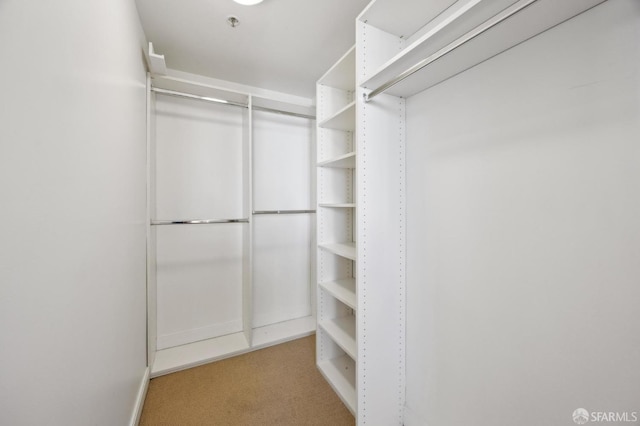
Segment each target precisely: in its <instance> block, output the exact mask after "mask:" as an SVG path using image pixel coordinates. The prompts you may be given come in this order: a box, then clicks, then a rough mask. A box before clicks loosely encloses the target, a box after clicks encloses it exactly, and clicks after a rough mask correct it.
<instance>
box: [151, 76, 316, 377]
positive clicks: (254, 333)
mask: <svg viewBox="0 0 640 426" xmlns="http://www.w3.org/2000/svg"><path fill="white" fill-rule="evenodd" d="M148 90H149V118H150V122H153V123H154V125H155V122H156V121H157V114H158V111H157V104H158V103H159V102H160V101H159V100H157V99H156V96H157V95H160V96H162V97H163V98H162V99H163V102H165V103H166V99H179V100H180V101H182V102H183V103H184V104H185V105H186V106H185V108H187V107H189V108H192V109H189V110H187V111H188V112H192V111H195V113H199V111H201V110H202V108H203V105H205V106H206V105H217V106H218V108H225V109H228V108H233V109H234V111H238V113H237V115H239V117H240V118H239V119H238V120H237V121H238V123H239V126H240V127H241V129H239V130H235V128H234V131H235V132H236V133H234V135H235V136H236V137H237V138H236V140H237V141H238V142H239V144H238V145H240V144H241V148H242V149H241V152H240V153H238V155H236V157H234V158H235V161H236V163H241V164H240V166H238V167H236V170H235V174H236V175H237V176H236V180H237V181H239V182H242V184H241V185H236V186H238V187H240V189H239V190H238V191H235V187H234V191H231V190H228V191H227V192H230V193H231V194H232V195H233V197H235V198H234V199H236V200H237V201H236V204H238V206H239V207H236V210H238V211H239V212H238V213H235V216H233V218H236V217H238V218H240V217H241V218H242V223H233V224H231V225H225V224H213V225H198V226H195V225H176V226H160V227H159V226H150V231H149V241H148V253H149V255H148V270H149V278H148V289H149V314H148V315H149V316H148V324H149V325H148V328H149V342H148V343H149V345H148V346H149V360H150V365H151V377H157V376H160V375H163V374H168V373H172V372H175V371H179V370H183V369H185V368H190V367H194V366H197V365H201V364H205V363H208V362H212V361H216V360H220V359H224V358H228V357H231V356H235V355H238V354H241V353H245V352H249V351H253V350H256V349H259V348H263V347H266V346H271V345H274V344H278V343H281V342H285V341H288V340H292V339H295V338H299V337H303V336H307V335H311V334H313V333H314V332H315V330H316V325H317V323H316V317H315V300H314V299H315V291H316V283H315V279H314V277H313V276H312V274H311V273H310V269H313V268H314V264H315V251H316V250H315V245H316V244H315V235H311V233H312V232H313V229H314V227H313V216H309V215H312V212H313V210H308V211H307V209H309V208H311V209H313V206H314V205H315V194H314V189H313V188H309V185H308V184H307V185H304V181H305V178H307V177H306V176H302V177H301V178H300V179H299V181H301V182H302V183H299V182H297V185H298V186H297V187H296V188H297V189H298V190H297V191H289V192H287V197H286V198H285V199H281V198H279V197H280V195H281V194H282V193H283V192H284V191H279V190H277V186H276V185H272V187H275V189H274V190H273V191H272V192H273V193H271V192H268V189H269V188H267V189H265V185H262V186H260V184H261V183H262V182H258V183H257V184H256V182H255V181H256V179H263V180H264V176H265V175H266V176H268V177H269V178H271V179H280V181H282V180H284V181H286V182H291V181H293V180H295V179H292V178H290V177H289V176H288V175H286V174H285V173H293V172H292V170H294V171H297V170H298V169H297V168H296V169H292V170H289V169H287V168H286V167H279V166H278V163H277V161H282V162H284V163H287V162H293V161H307V162H308V163H307V166H306V168H307V170H308V171H309V176H308V181H309V182H313V176H312V174H314V173H315V169H316V168H315V167H314V166H315V163H316V161H315V147H314V145H313V142H314V141H313V138H308V139H304V138H305V137H307V135H309V134H310V133H309V131H308V129H309V127H310V126H314V124H315V123H314V122H313V117H314V115H315V114H314V113H315V111H314V108H313V107H312V106H310V105H311V102H309V105H303V104H295V103H292V102H287V101H285V100H282V99H276V98H274V99H272V98H267V97H264V96H260V95H256V94H252V93H242V92H237V91H234V90H229V89H226V88H219V87H215V86H210V85H207V84H204V83H201V82H193V81H186V80H183V79H180V78H174V77H169V76H153V77H152V78H150V81H149V87H148ZM216 100H218V102H216ZM227 103H229V104H231V106H229V105H225V104H227ZM191 104H193V105H191ZM205 108H206V107H205ZM207 111H208V110H207ZM165 115H166V114H165ZM169 116H170V117H171V115H169ZM207 117H208V116H207ZM207 117H205V118H207ZM164 120H165V122H166V121H167V119H166V118H165V119H164ZM300 120H304V125H305V126H307V129H306V130H299V131H298V133H295V132H294V131H292V130H291V129H292V127H293V128H294V129H298V128H300V129H304V126H302V125H300V123H301V122H300ZM203 121H206V120H203ZM291 123H294V124H295V125H292V124H291ZM154 125H152V128H153V129H154V132H151V133H153V134H154V135H153V136H154V137H153V138H152V139H151V140H150V142H149V143H150V146H149V149H150V165H149V166H150V179H149V194H150V204H151V206H150V217H149V221H150V224H152V225H154V222H155V221H157V220H158V219H173V217H158V216H157V215H158V214H161V213H159V212H158V211H157V210H158V208H157V204H158V203H157V195H156V193H157V185H158V182H157V180H158V178H157V176H156V170H157V165H156V163H157V159H156V160H154V158H155V157H156V150H157V141H158V135H157V130H155V127H154ZM287 126H289V127H287ZM170 130H171V129H170ZM283 135H284V137H283ZM167 138H168V137H167V136H165V139H167ZM286 138H288V139H286ZM300 138H303V139H302V140H301V139H300ZM221 139H224V138H221ZM224 140H226V139H224ZM300 142H302V143H304V142H308V143H309V145H307V146H306V148H304V149H303V148H301V147H300V146H301V145H303V144H301V143H300ZM272 143H278V144H280V145H281V146H282V144H283V143H288V144H289V146H291V145H293V146H295V147H296V151H295V152H289V151H287V152H286V153H285V154H283V153H279V154H278V158H276V159H275V160H274V159H273V158H265V156H264V151H265V150H266V151H268V150H269V144H272ZM205 145H208V144H205ZM185 149H186V148H185ZM237 150H238V151H239V150H240V149H239V148H238V149H237ZM305 150H306V153H307V155H306V156H305V155H303V154H304V152H303V151H305ZM271 151H273V150H271ZM221 155H222V154H221ZM258 155H260V157H259V158H258ZM165 157H167V156H166V155H165ZM301 158H302V160H301ZM271 160H273V161H271ZM166 162H169V163H171V158H169V160H167V161H166ZM229 162H230V161H229ZM274 169H277V170H274ZM234 176H235V175H234ZM165 181H170V180H167V179H165ZM165 181H163V182H164V183H165V187H166V186H167V185H166V182H165ZM195 181H198V180H197V179H195ZM300 187H304V188H306V190H307V191H308V192H305V191H300V190H299V189H300ZM177 192H178V193H181V192H180V191H177ZM269 203H272V204H269ZM287 203H288V204H287ZM164 204H170V205H173V204H178V203H166V202H165V203H164ZM218 204H219V205H224V203H222V202H219V203H218ZM218 204H216V205H218ZM276 209H277V210H276ZM280 209H288V210H291V211H297V212H299V214H296V215H295V216H294V215H291V214H288V215H282V216H280V215H279V213H274V212H279V211H280ZM254 210H257V211H259V212H260V213H259V214H260V216H256V215H257V214H258V213H256V212H254ZM203 214H204V213H203ZM229 214H231V213H229ZM170 216H171V215H170ZM214 217H215V216H214ZM223 217H232V216H223ZM207 218H208V216H203V217H202V219H207ZM177 219H180V217H177ZM194 219H201V218H200V217H194ZM299 219H300V220H299ZM291 221H294V222H293V224H292V222H291ZM282 227H286V228H287V229H288V230H291V231H293V230H295V232H290V233H289V235H286V236H285V237H283V233H282V232H280V228H282ZM230 228H234V229H238V231H237V232H236V233H235V234H233V235H231V237H227V240H226V243H227V245H226V246H225V248H226V249H227V251H229V248H228V247H229V246H230V244H231V243H233V244H234V247H236V250H235V252H234V254H235V258H234V259H233V262H234V266H233V267H234V269H233V272H234V274H233V275H232V274H228V276H227V277H226V281H224V282H227V281H228V282H231V283H232V284H233V285H235V287H233V290H234V294H233V296H234V299H233V301H229V300H227V299H228V297H226V296H228V295H227V294H222V295H221V297H219V298H216V297H209V299H208V300H207V301H206V302H204V303H207V308H206V309H202V308H201V307H200V311H198V312H197V313H198V314H201V313H202V311H203V310H204V311H207V312H216V311H223V310H224V309H225V308H226V307H227V306H229V305H233V308H234V311H233V315H234V318H233V319H234V323H233V324H232V325H233V328H232V329H231V328H230V327H229V330H227V329H225V330H223V331H221V332H218V333H211V332H210V333H208V335H205V334H202V335H196V334H195V333H192V334H193V335H194V336H196V337H195V338H190V337H191V336H190V335H188V336H187V338H184V339H182V340H181V341H178V342H177V343H174V342H170V343H168V344H161V343H162V342H160V337H162V336H158V330H159V329H160V328H161V327H160V325H161V324H159V322H160V313H159V312H158V309H157V305H158V302H157V299H158V294H157V293H158V291H157V287H158V286H159V284H158V283H159V279H158V278H159V277H160V278H162V277H161V274H163V273H164V274H165V275H166V274H167V273H166V272H165V271H163V270H160V269H161V267H162V266H163V265H162V264H161V263H159V262H158V254H159V250H158V247H159V242H160V241H159V240H160V238H166V236H165V235H164V234H162V235H160V233H161V232H164V233H166V231H167V230H174V231H175V230H180V231H182V232H184V230H187V231H189V232H190V234H189V236H190V237H191V238H193V239H195V238H199V237H198V235H199V234H201V233H202V232H205V231H207V230H211V229H215V230H219V231H222V230H224V229H230ZM305 232H307V233H309V235H306V236H305V235H304V233H305ZM289 237H290V238H289ZM274 239H277V244H278V245H280V246H282V247H285V249H286V250H288V251H283V252H277V250H273V249H271V248H270V246H269V242H270V241H272V240H274ZM305 239H306V240H305ZM187 241H188V240H187ZM229 241H230V242H231V243H230V242H229ZM163 244H164V246H163V247H164V251H165V252H166V251H167V248H166V247H167V246H171V245H172V244H170V243H166V242H165V243H163ZM301 246H302V249H300V247H301ZM292 247H293V248H292ZM170 248H171V247H170ZM171 250H173V251H171V252H170V253H169V255H165V256H164V258H163V259H164V260H165V262H164V263H165V264H167V263H171V261H173V259H174V258H175V254H174V252H176V253H181V252H182V251H184V250H183V247H178V248H173V249H171ZM223 250H224V249H223ZM305 250H307V251H308V252H309V256H308V257H306V256H305ZM192 251H193V252H196V253H198V252H197V251H195V250H192ZM292 252H294V253H295V255H296V256H300V257H302V258H303V259H302V260H300V259H299V261H294V262H295V264H294V265H293V267H294V268H295V269H296V274H295V275H294V274H292V273H291V271H289V272H290V273H289V275H288V276H289V277H293V278H291V279H290V280H289V281H287V282H280V281H276V280H277V278H278V277H277V274H278V271H274V270H273V268H271V267H270V265H271V262H270V261H269V259H267V258H265V256H281V257H282V256H289V255H290V254H291V253H292ZM171 256H173V258H172V257H171ZM206 256H210V253H207V254H206V255H203V256H202V259H204V262H206V261H210V259H209V258H207V257H206ZM166 259H168V261H166ZM178 260H179V261H182V262H183V263H185V262H184V259H178ZM187 260H188V259H187ZM227 260H228V259H225V261H227ZM174 263H176V264H180V263H179V262H178V261H175V262H174ZM187 263H188V262H187ZM210 263H212V262H210ZM220 263H224V262H220ZM180 267H181V268H182V269H181V271H184V270H188V271H190V269H189V267H188V266H183V265H181V266H180ZM189 273H191V272H189ZM214 275H215V274H214ZM165 280H166V278H165ZM207 280H209V281H210V276H204V277H202V276H196V279H194V280H193V281H194V282H196V283H197V285H202V286H203V287H206V285H209V284H210V282H209V281H207ZM274 282H276V283H277V288H278V291H280V296H282V293H286V297H284V298H283V297H279V298H275V299H276V300H274V301H266V300H264V298H261V297H260V291H263V292H264V291H265V289H264V288H266V289H267V290H266V291H268V290H269V286H271V287H275V286H274V285H273V283H274ZM181 284H182V283H181ZM260 286H262V288H261V287H260ZM194 293H195V292H194ZM195 294H196V296H195V297H193V298H192V299H197V297H198V294H197V293H195ZM223 296H224V297H223ZM225 297H226V298H225ZM165 299H167V297H165ZM211 300H214V302H215V303H218V305H212V302H211ZM176 305H178V308H179V309H183V310H184V313H183V315H182V316H180V315H174V317H172V319H173V320H175V318H178V319H181V318H183V317H188V316H189V314H194V311H193V310H190V309H192V307H191V306H188V305H187V304H184V307H181V306H180V304H179V303H177V304H176ZM282 306H285V307H287V308H288V310H287V309H282ZM165 310H166V309H165ZM193 316H196V315H195V314H194V315H193ZM163 320H164V321H165V322H167V320H166V318H164V317H163ZM184 323H185V324H186V326H184V327H183V328H185V329H186V331H187V332H191V329H190V328H189V326H191V328H193V326H192V325H191V324H190V323H188V322H187V321H184ZM181 325H182V324H181ZM196 331H199V330H196ZM214 331H215V330H214ZM165 340H166V338H165ZM174 340H175V339H174ZM159 342H160V343H159Z"/></svg>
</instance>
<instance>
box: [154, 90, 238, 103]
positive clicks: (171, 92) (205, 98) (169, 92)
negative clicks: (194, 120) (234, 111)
mask: <svg viewBox="0 0 640 426" xmlns="http://www.w3.org/2000/svg"><path fill="white" fill-rule="evenodd" d="M151 90H152V91H154V92H157V93H162V94H163V95H169V96H180V97H183V98H190V99H197V100H200V101H207V102H215V103H217V104H224V105H233V106H239V107H242V108H248V107H249V106H248V105H247V104H243V103H241V102H233V101H227V100H225V99H219V98H211V97H208V96H199V95H192V94H191V93H183V92H176V91H175V90H167V89H160V88H158V87H152V88H151Z"/></svg>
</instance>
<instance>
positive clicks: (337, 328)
mask: <svg viewBox="0 0 640 426" xmlns="http://www.w3.org/2000/svg"><path fill="white" fill-rule="evenodd" d="M320 327H322V329H323V330H324V331H325V332H326V333H327V334H328V335H329V337H331V340H333V341H334V342H336V344H337V345H338V346H340V347H341V348H342V350H343V351H345V353H346V354H347V355H349V356H350V357H351V358H353V359H356V356H357V353H358V351H357V346H356V317H355V316H353V315H348V316H345V317H339V318H333V319H330V320H324V321H323V322H321V323H320Z"/></svg>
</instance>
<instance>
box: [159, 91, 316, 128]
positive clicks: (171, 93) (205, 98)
mask: <svg viewBox="0 0 640 426" xmlns="http://www.w3.org/2000/svg"><path fill="white" fill-rule="evenodd" d="M151 90H152V91H153V92H156V93H160V94H163V95H168V96H177V97H182V98H189V99H196V100H199V101H206V102H214V103H217V104H223V105H232V106H238V107H241V108H249V105H248V104H244V103H242V102H233V101H227V100H225V99H219V98H211V97H208V96H199V95H193V94H191V93H184V92H176V91H175V90H167V89H160V88H158V87H152V88H151ZM251 109H253V110H256V111H265V112H273V113H275V114H283V115H291V116H293V117H299V118H308V119H310V120H315V119H316V116H315V115H307V114H300V113H297V112H290V111H282V110H279V109H275V108H267V107H261V106H256V105H252V106H251Z"/></svg>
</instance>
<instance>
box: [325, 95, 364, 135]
mask: <svg viewBox="0 0 640 426" xmlns="http://www.w3.org/2000/svg"><path fill="white" fill-rule="evenodd" d="M318 127H321V128H323V129H335V130H345V131H349V132H352V131H353V130H354V129H355V127H356V103H355V101H353V102H351V103H349V104H348V105H346V106H345V107H344V108H342V109H341V110H340V111H337V112H336V113H335V114H334V115H332V116H331V117H329V118H327V119H326V120H322V121H321V122H320V123H318Z"/></svg>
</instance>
